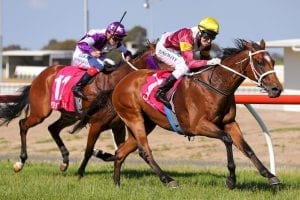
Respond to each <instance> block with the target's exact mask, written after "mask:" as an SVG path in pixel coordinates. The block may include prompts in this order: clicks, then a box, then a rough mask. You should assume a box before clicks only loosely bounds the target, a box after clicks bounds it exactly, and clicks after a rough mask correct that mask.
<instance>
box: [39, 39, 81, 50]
mask: <svg viewBox="0 0 300 200" xmlns="http://www.w3.org/2000/svg"><path fill="white" fill-rule="evenodd" d="M76 43H77V41H76V40H73V39H67V40H64V41H61V42H60V41H57V40H56V39H51V40H50V41H49V43H48V44H47V45H46V46H44V47H43V48H42V50H74V49H75V47H76Z"/></svg>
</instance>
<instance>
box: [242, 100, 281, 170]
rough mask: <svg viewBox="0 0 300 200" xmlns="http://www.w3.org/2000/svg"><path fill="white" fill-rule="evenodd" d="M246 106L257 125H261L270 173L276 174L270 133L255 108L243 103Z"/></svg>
mask: <svg viewBox="0 0 300 200" xmlns="http://www.w3.org/2000/svg"><path fill="white" fill-rule="evenodd" d="M244 105H245V106H246V108H247V109H248V110H249V112H250V113H251V114H252V116H253V117H254V118H255V119H256V121H257V122H258V124H259V126H260V127H261V129H262V131H263V134H264V136H265V138H266V141H267V145H268V150H269V159H270V170H271V173H273V174H274V175H275V174H276V170H275V156H274V149H273V144H272V139H271V136H270V133H269V131H268V128H267V126H266V125H265V123H264V121H263V120H262V119H261V117H260V116H259V115H258V113H257V112H256V111H255V109H254V108H253V107H252V106H251V104H244Z"/></svg>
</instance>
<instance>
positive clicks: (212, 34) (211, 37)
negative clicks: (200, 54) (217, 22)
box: [201, 30, 217, 40]
mask: <svg viewBox="0 0 300 200" xmlns="http://www.w3.org/2000/svg"><path fill="white" fill-rule="evenodd" d="M216 35H217V34H216V33H215V32H212V31H207V30H206V31H202V32H201V36H202V37H203V38H204V39H206V40H214V39H216Z"/></svg>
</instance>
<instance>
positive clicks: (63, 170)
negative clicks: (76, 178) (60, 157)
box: [59, 163, 69, 172]
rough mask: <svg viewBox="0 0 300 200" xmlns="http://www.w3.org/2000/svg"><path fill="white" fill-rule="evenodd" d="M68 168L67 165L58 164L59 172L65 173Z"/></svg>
mask: <svg viewBox="0 0 300 200" xmlns="http://www.w3.org/2000/svg"><path fill="white" fill-rule="evenodd" d="M68 167H69V164H67V163H62V164H60V166H59V169H60V171H62V172H65V171H66V170H67V169H68Z"/></svg>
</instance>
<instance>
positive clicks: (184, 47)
mask: <svg viewBox="0 0 300 200" xmlns="http://www.w3.org/2000/svg"><path fill="white" fill-rule="evenodd" d="M179 46H180V50H181V51H191V50H193V46H192V45H191V44H190V43H187V42H179Z"/></svg>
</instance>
